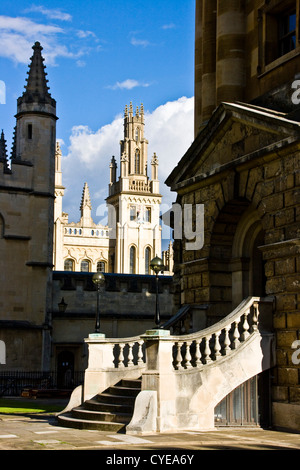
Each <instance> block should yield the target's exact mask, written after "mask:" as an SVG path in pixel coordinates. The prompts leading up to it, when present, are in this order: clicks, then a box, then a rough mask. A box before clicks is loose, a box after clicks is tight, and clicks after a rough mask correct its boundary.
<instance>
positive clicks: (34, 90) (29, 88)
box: [18, 42, 55, 105]
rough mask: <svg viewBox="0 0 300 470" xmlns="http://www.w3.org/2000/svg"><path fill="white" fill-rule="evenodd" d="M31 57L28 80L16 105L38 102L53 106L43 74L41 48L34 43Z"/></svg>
mask: <svg viewBox="0 0 300 470" xmlns="http://www.w3.org/2000/svg"><path fill="white" fill-rule="evenodd" d="M32 49H33V55H32V57H31V63H30V65H29V71H28V72H27V74H28V78H27V79H26V81H27V84H26V85H25V92H24V93H23V95H22V96H21V97H20V98H19V100H18V104H20V103H21V102H26V103H29V102H38V103H49V104H52V105H54V103H55V100H53V99H52V98H51V95H50V93H49V91H48V90H49V87H48V86H47V83H48V80H47V79H46V76H47V73H46V72H45V68H46V67H45V65H44V63H43V62H44V58H43V57H42V50H43V48H42V46H41V45H40V43H39V42H36V43H35V44H34V46H32Z"/></svg>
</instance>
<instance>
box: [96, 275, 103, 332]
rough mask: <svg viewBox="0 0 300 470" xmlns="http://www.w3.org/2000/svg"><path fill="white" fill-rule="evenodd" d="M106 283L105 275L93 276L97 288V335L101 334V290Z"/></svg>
mask: <svg viewBox="0 0 300 470" xmlns="http://www.w3.org/2000/svg"><path fill="white" fill-rule="evenodd" d="M104 282H105V276H104V274H103V273H100V272H98V273H95V274H94V275H93V283H94V284H95V285H96V286H97V312H96V324H95V333H100V288H101V286H103V284H104Z"/></svg>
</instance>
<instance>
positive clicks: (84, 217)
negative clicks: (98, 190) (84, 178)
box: [80, 183, 92, 227]
mask: <svg viewBox="0 0 300 470" xmlns="http://www.w3.org/2000/svg"><path fill="white" fill-rule="evenodd" d="M80 212H81V221H82V223H83V227H84V226H89V225H90V224H91V222H92V204H91V198H90V191H89V187H88V184H87V183H84V187H83V191H82V198H81V204H80Z"/></svg>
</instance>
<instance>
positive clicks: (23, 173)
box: [0, 42, 57, 370]
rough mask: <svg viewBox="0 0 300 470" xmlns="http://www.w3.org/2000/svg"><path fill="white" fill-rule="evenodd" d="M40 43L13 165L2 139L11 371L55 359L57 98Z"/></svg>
mask: <svg viewBox="0 0 300 470" xmlns="http://www.w3.org/2000/svg"><path fill="white" fill-rule="evenodd" d="M41 51H42V47H41V45H40V43H38V42H36V43H35V44H34V46H33V56H32V57H31V63H30V66H29V71H28V72H27V73H28V78H27V84H26V86H25V91H24V93H23V94H22V96H21V97H20V98H19V99H18V101H17V114H16V127H15V133H14V141H13V147H12V153H11V165H10V167H9V166H8V164H7V158H6V157H7V154H6V146H5V142H4V141H5V139H4V134H2V135H1V144H0V187H1V207H0V212H1V214H0V221H1V231H0V256H1V260H2V266H3V269H2V270H1V273H0V284H1V288H2V295H1V300H0V302H1V329H0V332H1V333H0V336H1V340H3V341H4V342H5V343H6V350H7V358H6V364H7V366H8V367H9V368H10V370H12V369H14V368H18V369H23V368H24V369H26V367H27V364H30V367H31V368H32V370H41V369H43V370H46V369H47V368H48V367H49V359H50V324H51V319H50V310H51V278H52V247H53V210H54V173H55V169H54V165H55V133H56V120H57V117H56V102H55V100H54V99H53V98H52V97H51V95H50V93H49V88H48V87H47V80H46V75H47V74H46V73H45V66H44V64H43V61H44V59H43V57H42V54H41Z"/></svg>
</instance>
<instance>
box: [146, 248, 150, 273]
mask: <svg viewBox="0 0 300 470" xmlns="http://www.w3.org/2000/svg"><path fill="white" fill-rule="evenodd" d="M150 261H151V248H149V246H147V247H146V249H145V274H150Z"/></svg>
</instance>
